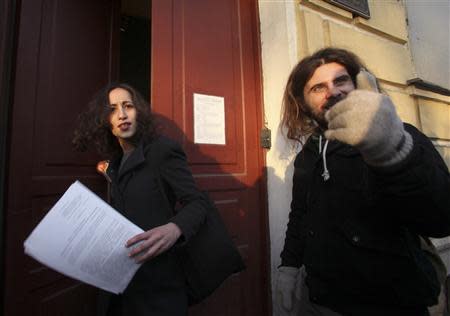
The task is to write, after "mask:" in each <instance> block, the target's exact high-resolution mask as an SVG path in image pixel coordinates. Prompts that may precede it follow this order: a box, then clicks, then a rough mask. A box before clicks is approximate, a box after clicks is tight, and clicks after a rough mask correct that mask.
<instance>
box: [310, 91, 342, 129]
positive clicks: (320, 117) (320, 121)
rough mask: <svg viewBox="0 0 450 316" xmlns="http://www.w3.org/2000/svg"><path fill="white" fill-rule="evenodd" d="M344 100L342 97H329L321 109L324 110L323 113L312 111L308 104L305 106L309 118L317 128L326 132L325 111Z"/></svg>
mask: <svg viewBox="0 0 450 316" xmlns="http://www.w3.org/2000/svg"><path fill="white" fill-rule="evenodd" d="M344 98H345V96H344V95H339V96H331V97H330V98H328V101H327V102H326V103H325V105H324V107H323V109H324V110H323V111H321V110H319V111H318V110H316V109H313V108H312V107H311V106H309V105H308V104H307V105H306V108H307V110H308V114H309V116H310V117H311V118H312V119H313V120H314V121H315V122H316V123H317V125H318V127H319V128H320V129H321V130H322V131H326V130H327V129H328V122H327V120H326V119H325V113H326V111H328V110H329V109H331V107H333V106H334V105H335V104H336V103H338V102H339V101H341V100H342V99H344Z"/></svg>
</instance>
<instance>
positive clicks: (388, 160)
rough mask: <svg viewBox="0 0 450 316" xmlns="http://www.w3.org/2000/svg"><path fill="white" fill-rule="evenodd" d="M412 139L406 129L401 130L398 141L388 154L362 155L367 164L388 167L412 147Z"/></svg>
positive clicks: (401, 159)
mask: <svg viewBox="0 0 450 316" xmlns="http://www.w3.org/2000/svg"><path fill="white" fill-rule="evenodd" d="M413 145H414V143H413V139H412V137H411V135H410V134H409V133H408V132H407V131H403V135H402V137H401V138H400V141H399V142H398V144H397V145H396V146H395V150H393V151H391V152H389V154H388V155H384V156H381V157H377V158H376V159H373V156H372V157H364V160H365V161H366V162H367V164H369V165H371V166H374V167H388V166H392V165H395V164H397V163H399V162H401V161H403V160H404V159H405V158H406V157H407V156H408V154H409V153H410V152H411V150H412V148H413Z"/></svg>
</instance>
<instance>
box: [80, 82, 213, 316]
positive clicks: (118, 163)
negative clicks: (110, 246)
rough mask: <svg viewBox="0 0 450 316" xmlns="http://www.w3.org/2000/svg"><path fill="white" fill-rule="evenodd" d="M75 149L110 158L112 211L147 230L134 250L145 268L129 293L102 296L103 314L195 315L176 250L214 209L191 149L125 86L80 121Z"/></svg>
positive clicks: (99, 97) (96, 101)
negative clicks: (193, 166)
mask: <svg viewBox="0 0 450 316" xmlns="http://www.w3.org/2000/svg"><path fill="white" fill-rule="evenodd" d="M73 143H74V145H75V147H76V148H77V149H80V150H85V149H87V148H94V149H96V150H97V151H98V152H99V153H100V154H101V155H103V156H104V158H106V159H109V163H108V164H107V170H106V171H105V172H106V175H107V179H108V181H110V188H111V190H110V194H111V204H112V206H113V207H114V208H115V209H116V210H118V211H119V212H120V213H121V214H123V215H124V216H125V217H127V218H128V219H129V220H130V221H132V222H133V223H135V224H136V225H138V226H139V227H141V228H142V229H143V230H144V232H143V233H141V234H138V235H136V236H134V237H132V238H131V239H129V240H128V241H127V244H126V247H129V248H130V250H129V256H130V258H131V259H133V260H135V261H136V262H137V263H140V264H142V266H141V267H140V268H139V270H138V271H137V273H136V274H135V276H134V277H133V279H132V280H131V282H130V284H129V285H128V287H127V288H126V289H125V291H124V292H123V293H122V294H120V295H113V294H110V293H106V292H104V293H103V292H102V294H103V295H102V296H101V300H100V306H99V313H98V314H99V315H108V316H128V315H133V316H147V315H154V316H167V315H173V316H185V315H187V312H188V293H187V289H186V285H185V284H186V280H185V276H184V274H183V272H182V269H181V266H180V265H179V262H178V259H177V257H176V254H175V252H174V248H173V246H174V244H175V243H176V242H186V241H188V240H189V239H190V238H191V237H192V236H193V235H195V234H196V232H197V231H198V229H199V227H200V226H201V224H202V223H203V222H204V220H205V216H206V210H207V204H206V203H207V202H206V201H205V198H204V196H203V194H202V193H201V192H200V191H199V190H198V188H197V187H196V185H195V182H194V179H193V177H192V174H191V172H190V170H189V167H188V164H187V161H186V155H185V154H184V152H183V150H182V149H181V147H180V146H179V145H178V144H177V143H175V142H174V141H172V140H170V139H168V138H166V137H163V136H160V135H157V133H155V128H154V124H153V118H152V115H151V113H150V106H149V105H148V103H147V102H145V101H144V99H143V98H142V96H141V95H140V94H139V93H138V92H137V91H136V90H135V89H134V88H132V87H131V86H129V85H127V84H123V83H113V84H110V85H108V86H106V87H105V88H104V89H102V90H101V91H100V92H98V93H97V94H96V95H95V97H94V98H93V99H92V101H91V103H90V104H89V108H88V109H87V110H86V111H85V112H84V113H82V114H81V115H80V119H79V127H78V129H77V130H76V131H75V135H74V139H73ZM161 187H163V189H160V188H161ZM162 190H164V191H166V192H161V191H162ZM176 203H178V205H179V207H177V212H176V214H175V215H172V210H169V209H168V204H170V207H171V208H172V209H173V207H174V206H175V204H176ZM121 246H122V245H121ZM123 246H124V247H125V245H123ZM207 255H208V254H205V256H207ZM131 259H130V260H131Z"/></svg>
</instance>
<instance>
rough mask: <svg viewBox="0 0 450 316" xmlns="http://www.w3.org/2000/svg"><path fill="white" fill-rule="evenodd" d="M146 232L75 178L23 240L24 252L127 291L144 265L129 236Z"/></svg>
mask: <svg viewBox="0 0 450 316" xmlns="http://www.w3.org/2000/svg"><path fill="white" fill-rule="evenodd" d="M141 232H142V229H140V228H139V227H137V226H136V225H134V224H133V223H131V222H130V221H129V220H128V219H126V218H125V217H123V216H122V215H121V214H120V213H118V212H117V211H116V210H114V209H113V208H112V207H111V206H109V205H108V204H107V203H106V202H105V201H103V200H102V199H101V198H100V197H98V196H97V195H96V194H94V193H93V192H91V191H90V190H89V189H88V188H86V187H85V186H84V185H83V184H81V183H80V182H78V181H76V182H75V183H73V184H72V185H71V186H70V187H69V189H68V190H67V191H66V192H65V193H64V195H63V196H62V197H61V199H60V200H59V201H58V202H57V203H56V204H55V205H54V206H53V207H52V209H51V210H50V211H49V212H48V213H47V215H46V216H45V217H44V219H43V220H42V221H41V222H40V223H39V225H38V226H37V227H36V228H35V229H34V230H33V232H32V233H31V234H30V236H29V237H28V239H27V240H26V241H25V243H24V247H25V253H26V254H28V255H30V256H31V257H33V258H35V259H36V260H37V261H39V262H41V263H42V264H44V265H46V266H48V267H50V268H52V269H54V270H56V271H58V272H60V273H63V274H65V275H67V276H69V277H72V278H74V279H77V280H80V281H82V282H85V283H88V284H91V285H93V286H96V287H99V288H101V289H104V290H106V291H109V292H112V293H116V294H118V293H122V292H123V291H124V290H125V288H126V287H127V285H128V283H129V282H130V281H131V278H132V277H133V275H134V274H135V273H136V271H137V269H138V268H139V267H140V265H139V264H136V263H135V262H134V260H133V259H131V258H129V257H128V252H129V251H130V249H127V248H126V247H125V243H126V241H127V240H128V239H130V238H131V237H133V236H134V235H136V234H139V233H141Z"/></svg>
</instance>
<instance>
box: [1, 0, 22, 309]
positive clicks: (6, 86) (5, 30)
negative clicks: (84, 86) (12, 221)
mask: <svg viewBox="0 0 450 316" xmlns="http://www.w3.org/2000/svg"><path fill="white" fill-rule="evenodd" d="M17 10H18V5H17V2H16V1H15V0H0V12H1V13H0V65H3V68H2V70H1V72H0V95H1V96H2V97H1V98H0V245H1V251H0V284H2V285H4V280H5V278H4V273H5V269H4V263H5V262H4V251H5V247H4V246H5V240H4V237H3V236H4V228H5V221H4V219H5V206H6V200H5V199H6V189H7V188H6V172H7V156H8V152H9V151H8V143H9V142H8V137H9V123H10V119H9V116H10V113H11V111H10V110H11V104H12V102H11V101H12V93H11V91H12V87H13V84H12V78H13V64H14V56H15V54H14V53H15V50H16V12H17ZM4 292H5V291H4V286H2V287H1V289H0V295H1V299H0V302H1V303H2V304H0V305H2V306H3V305H4V304H3V303H4V299H5V295H4ZM0 315H3V309H0Z"/></svg>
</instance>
